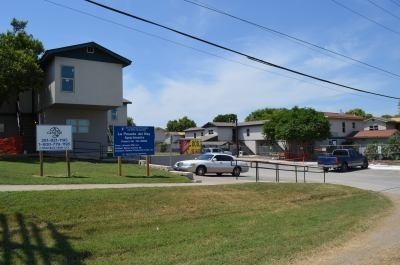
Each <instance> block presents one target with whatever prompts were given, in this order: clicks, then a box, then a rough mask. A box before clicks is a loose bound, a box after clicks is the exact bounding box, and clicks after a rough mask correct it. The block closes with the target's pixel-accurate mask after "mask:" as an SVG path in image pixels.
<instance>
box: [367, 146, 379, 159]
mask: <svg viewBox="0 0 400 265" xmlns="http://www.w3.org/2000/svg"><path fill="white" fill-rule="evenodd" d="M364 154H365V156H366V157H367V158H368V160H375V159H378V158H379V154H378V146H377V145H376V144H369V145H367V148H365V152H364Z"/></svg>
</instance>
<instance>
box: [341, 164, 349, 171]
mask: <svg viewBox="0 0 400 265" xmlns="http://www.w3.org/2000/svg"><path fill="white" fill-rule="evenodd" d="M341 170H342V172H347V171H348V170H349V165H347V163H343V164H342V167H341Z"/></svg>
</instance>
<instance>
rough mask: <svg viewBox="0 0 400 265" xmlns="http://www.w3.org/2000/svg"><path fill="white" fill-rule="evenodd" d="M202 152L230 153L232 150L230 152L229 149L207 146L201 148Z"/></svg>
mask: <svg viewBox="0 0 400 265" xmlns="http://www.w3.org/2000/svg"><path fill="white" fill-rule="evenodd" d="M202 153H203V154H205V153H223V154H228V155H232V152H231V151H227V150H223V149H221V148H217V147H207V148H203V151H202Z"/></svg>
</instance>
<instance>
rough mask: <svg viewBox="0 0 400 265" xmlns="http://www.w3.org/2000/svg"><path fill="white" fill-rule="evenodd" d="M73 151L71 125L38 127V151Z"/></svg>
mask: <svg viewBox="0 0 400 265" xmlns="http://www.w3.org/2000/svg"><path fill="white" fill-rule="evenodd" d="M64 150H72V126H71V125H37V126H36V151H64Z"/></svg>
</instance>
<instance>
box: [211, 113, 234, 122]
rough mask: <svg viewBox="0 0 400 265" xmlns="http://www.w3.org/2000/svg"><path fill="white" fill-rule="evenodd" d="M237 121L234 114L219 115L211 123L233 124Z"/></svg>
mask: <svg viewBox="0 0 400 265" xmlns="http://www.w3.org/2000/svg"><path fill="white" fill-rule="evenodd" d="M235 120H237V115H236V114H232V113H231V114H219V115H218V116H216V117H215V118H214V119H213V122H234V121H235Z"/></svg>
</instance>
